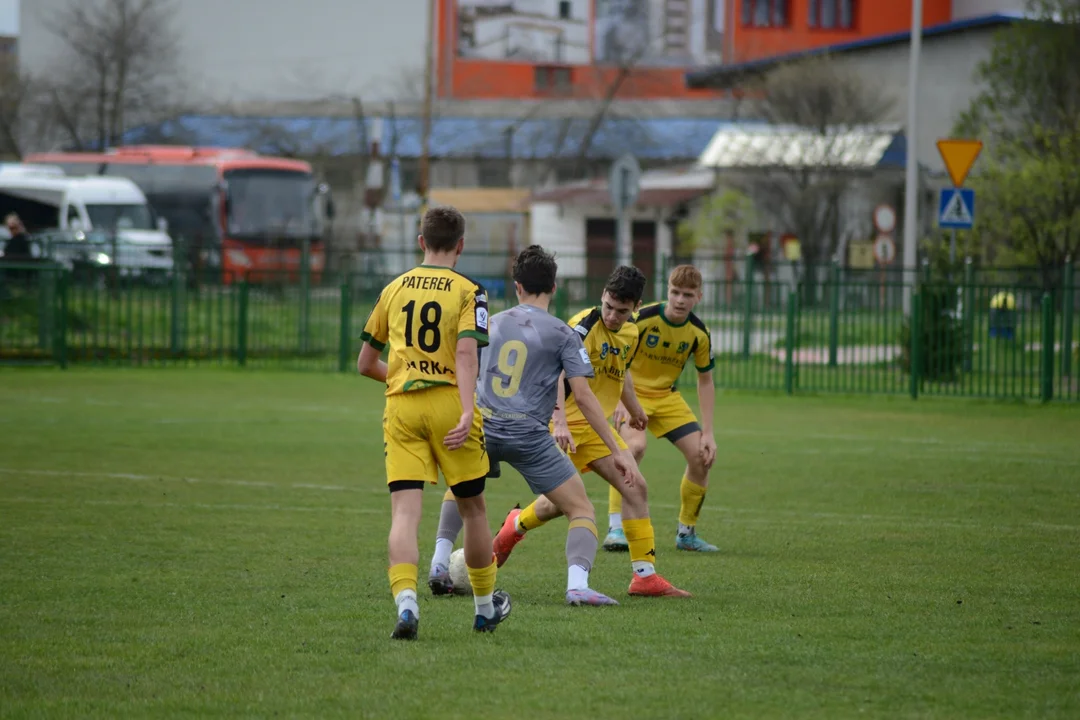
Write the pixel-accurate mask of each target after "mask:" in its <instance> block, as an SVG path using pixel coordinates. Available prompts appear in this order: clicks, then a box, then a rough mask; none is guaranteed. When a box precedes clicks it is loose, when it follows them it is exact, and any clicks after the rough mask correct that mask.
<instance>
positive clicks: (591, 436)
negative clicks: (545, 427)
mask: <svg viewBox="0 0 1080 720" xmlns="http://www.w3.org/2000/svg"><path fill="white" fill-rule="evenodd" d="M568 427H569V428H570V435H571V436H572V437H573V438H574V452H572V453H567V456H568V457H569V458H570V462H572V463H574V469H575V470H577V471H578V472H579V473H586V472H589V471H590V470H592V468H591V467H589V465H590V464H591V463H593V462H595V461H597V460H600V459H602V458H606V457H607V456H608V455H610V454H611V451H610V450H608V446H607V445H606V444H605V443H604V441H603V440H601V439H600V436H599V435H597V434H596V431H595V430H593V429H592V426H591V425H589V423H587V422H586V423H574V424H571V425H569V426H568ZM549 429H550V430H551V431H552V432H554V431H555V427H554V425H551V426H549ZM611 434H612V435H614V436H615V442H616V443H617V444H618V445H619V448H620V449H622V450H626V442H625V441H624V440H623V439H622V438H621V437H619V433H617V432H614V430H613V431H612V433H611Z"/></svg>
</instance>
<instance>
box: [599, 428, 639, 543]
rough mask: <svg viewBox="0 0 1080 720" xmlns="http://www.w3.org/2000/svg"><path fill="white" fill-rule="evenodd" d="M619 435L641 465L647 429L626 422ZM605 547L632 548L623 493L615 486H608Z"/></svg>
mask: <svg viewBox="0 0 1080 720" xmlns="http://www.w3.org/2000/svg"><path fill="white" fill-rule="evenodd" d="M619 435H620V436H621V437H622V439H623V440H625V441H626V445H627V446H628V447H629V448H630V452H632V453H633V454H634V460H636V461H637V463H638V465H640V464H641V460H642V459H643V458H644V457H645V443H646V436H645V431H644V430H635V429H634V428H632V427H630V425H629V424H626V423H624V424H623V425H622V427H620V428H619ZM604 549H605V550H607V551H608V552H626V551H627V550H629V549H630V546H629V545H627V543H626V533H625V532H624V531H623V526H622V495H621V494H620V493H619V491H618V490H616V489H615V488H614V487H609V488H608V533H607V536H606V537H605V538H604Z"/></svg>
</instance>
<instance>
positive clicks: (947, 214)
mask: <svg viewBox="0 0 1080 720" xmlns="http://www.w3.org/2000/svg"><path fill="white" fill-rule="evenodd" d="M974 224H975V191H974V190H970V189H968V188H942V190H941V202H940V203H939V204H938V227H940V228H944V229H947V230H970V229H971V227H972V226H973V225H974Z"/></svg>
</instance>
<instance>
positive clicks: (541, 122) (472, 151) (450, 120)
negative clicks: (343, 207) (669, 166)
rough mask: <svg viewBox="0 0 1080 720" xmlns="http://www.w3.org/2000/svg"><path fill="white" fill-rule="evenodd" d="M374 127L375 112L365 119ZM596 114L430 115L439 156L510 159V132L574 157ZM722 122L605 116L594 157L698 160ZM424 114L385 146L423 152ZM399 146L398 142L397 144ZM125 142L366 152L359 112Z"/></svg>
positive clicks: (214, 123)
mask: <svg viewBox="0 0 1080 720" xmlns="http://www.w3.org/2000/svg"><path fill="white" fill-rule="evenodd" d="M364 122H365V125H366V130H367V132H369V133H370V132H371V125H372V118H365V120H364ZM591 122H592V119H591V118H573V119H562V118H536V119H525V120H523V119H521V118H471V117H438V118H434V119H433V121H432V128H431V145H430V148H431V154H432V156H433V157H439V158H455V157H458V158H505V157H506V155H507V138H508V137H511V138H512V147H511V153H512V156H513V157H514V158H515V159H551V158H574V157H577V155H578V153H579V152H580V149H581V145H582V142H583V140H584V138H585V136H586V135H587V134H588V129H589V125H590V124H591ZM722 124H723V123H722V122H721V121H720V120H717V119H710V118H643V119H631V118H619V117H609V118H605V119H604V120H603V121H602V122H601V124H600V127H599V128H598V129H597V131H596V133H595V135H594V136H593V139H592V143H591V145H590V147H589V151H588V156H589V157H590V158H595V159H614V158H616V157H618V156H620V155H622V154H624V153H626V152H631V151H632V152H633V153H634V154H635V155H636V156H637V157H638V158H640V159H643V160H665V161H677V160H696V159H697V157H698V156H699V155H700V154H701V152H702V151H703V150H704V149H705V146H706V145H708V144H709V140H711V139H712V136H713V135H714V134H715V133H716V131H717V129H718V128H719V127H720V126H721V125H722ZM421 130H422V124H421V119H420V118H418V117H399V118H393V119H391V118H383V130H382V132H383V136H382V151H383V153H385V154H389V153H390V152H391V150H392V149H395V150H396V152H397V154H398V155H399V156H400V157H404V158H413V157H419V156H420V140H421ZM395 138H396V148H392V144H393V143H394V142H395ZM124 142H125V144H136V143H150V142H153V143H173V144H183V145H202V146H217V147H247V148H250V149H252V150H255V151H257V152H263V153H268V154H281V153H282V152H284V151H286V150H288V151H290V152H291V154H296V155H311V154H319V153H327V154H330V155H349V154H355V153H357V152H359V151H360V146H361V134H360V133H359V131H358V127H357V121H356V120H355V119H353V118H326V117H261V118H238V117H234V116H219V115H184V116H181V117H178V118H176V119H175V120H169V121H166V122H164V123H161V124H160V125H153V126H144V127H140V128H136V129H134V130H132V131H130V132H128V133H127V134H126V135H125V136H124Z"/></svg>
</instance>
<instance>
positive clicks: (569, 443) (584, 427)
mask: <svg viewBox="0 0 1080 720" xmlns="http://www.w3.org/2000/svg"><path fill="white" fill-rule="evenodd" d="M644 290H645V276H644V275H643V274H642V273H641V271H640V270H638V269H637V268H634V267H627V266H622V267H618V268H616V269H615V272H613V273H612V274H611V276H610V277H609V278H608V281H607V285H605V286H604V294H603V296H602V298H601V304H600V306H599V307H596V308H590V309H588V310H585V311H584V312H581V313H579V314H578V315H576V316H575V317H574V318H572V319H571V320H570V326H571V327H572V328H573V329H574V331H575V332H577V333H578V334H579V335H580V336H581V338H582V340H583V341H584V343H585V349H586V350H587V351H588V354H589V360H590V362H591V364H592V366H593V372H594V376H593V377H592V378H591V379H590V380H589V388H590V389H591V390H592V391H593V394H594V395H595V396H596V399H597V400H599V401H600V406H601V408H602V409H603V415H604V417H610V416H611V414H612V413H613V412H614V411H615V408H616V406H617V405H618V403H619V399H620V397H621V398H622V401H623V403H625V405H626V407H627V408H629V411H630V416H631V420H630V423H631V424H633V425H635V426H638V427H640V428H641V429H642V430H644V429H645V424H646V416H645V412H644V411H643V410H642V408H641V405H640V404H638V401H637V399H636V397H635V396H634V383H633V380H632V379H631V377H630V363H631V361H632V360H633V359H634V349H635V348H636V347H637V344H638V343H637V340H638V337H637V336H638V330H637V326H636V325H634V323H632V322H628V320H630V317H631V316H632V315H633V313H634V311H635V310H636V309H637V308H638V306H640V304H641V294H642V293H643V292H644ZM565 392H566V389H565V386H563V385H560V393H559V394H560V396H563V397H560V398H559V400H558V404H557V405H556V408H555V417H554V420H553V430H554V435H555V440H556V442H558V443H559V446H560V447H561V448H563V450H565V451H568V453H569V455H570V460H571V461H572V462H573V463H574V467H575V468H576V469H577V471H578V472H586V471H588V470H593V471H595V472H596V474H597V475H599V476H600V477H602V478H604V480H606V481H607V482H608V484H610V485H611V487H612V488H615V489H617V491H618V492H619V493H621V494H622V497H623V500H624V504H625V509H624V512H625V514H626V519H625V520H624V521H623V527H624V528H625V530H626V538H627V540H628V541H629V545H630V562H631V566H632V568H633V571H634V578H633V580H632V581H631V582H630V589H629V594H630V595H643V596H654V597H659V596H668V597H689V596H690V593H688V592H686V591H685V590H680V589H678V588H676V587H675V586H674V585H672V584H671V583H670V582H668V581H667V580H665V579H664V578H662V577H660V575H658V574H657V573H656V544H655V541H654V533H653V527H652V521H651V520H650V519H649V503H648V489H647V486H646V483H645V481H644V478H640V477H638V478H635V479H634V482H633V483H631V484H627V483H626V482H625V480H624V478H623V476H622V475H621V474H620V473H619V471H618V470H617V469H616V467H615V459H614V457H613V456H612V453H611V450H610V449H609V448H608V446H607V445H606V444H605V443H604V441H603V440H601V439H600V436H599V434H597V432H596V431H595V430H593V429H592V427H590V425H589V422H588V421H587V420H586V419H585V416H584V414H582V411H581V408H580V407H579V406H578V404H577V402H576V401H575V398H574V396H573V394H571V395H570V396H569V397H565V395H564V393H565ZM564 400H565V401H564ZM615 440H616V441H617V442H618V446H619V447H620V448H622V449H625V443H623V442H622V440H621V438H619V437H618V436H615ZM559 515H560V511H559V509H558V508H557V507H556V505H555V503H553V502H552V501H551V500H549V499H548V498H547V497H546V496H541V497H540V498H539V499H537V500H536V501H535V502H533V503H532V504H531V505H529V506H528V507H527V508H525V509H524V510H521V511H517V510H515V511H512V512H511V513H510V514H509V515H508V516H507V518H506V521H505V522H504V523H503V526H502V528H501V529H500V530H499V533H498V535H497V536H496V538H495V549H496V554H497V556H498V557H499V559H500V560H502V561H505V559H506V557H507V556H508V555H509V554H510V551H511V550H512V549H513V547H514V545H516V544H517V543H518V542H520V540H521V539H522V538H523V537H524V536H525V533H526V532H528V531H529V530H533V529H535V528H538V527H540V526H541V525H543V524H544V523H546V522H548V521H549V520H552V519H553V518H556V517H558V516H559Z"/></svg>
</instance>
